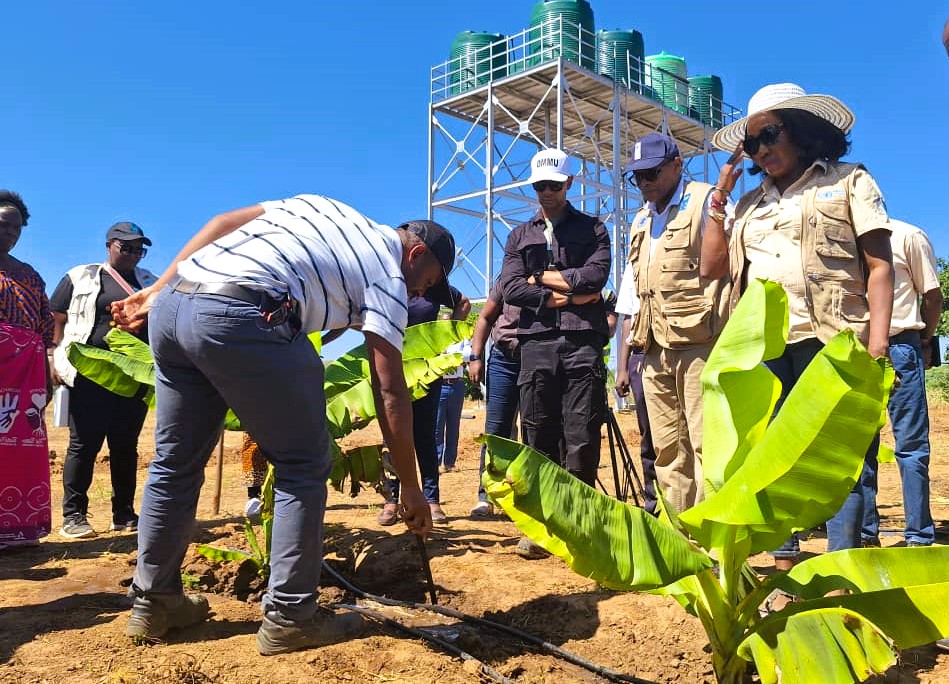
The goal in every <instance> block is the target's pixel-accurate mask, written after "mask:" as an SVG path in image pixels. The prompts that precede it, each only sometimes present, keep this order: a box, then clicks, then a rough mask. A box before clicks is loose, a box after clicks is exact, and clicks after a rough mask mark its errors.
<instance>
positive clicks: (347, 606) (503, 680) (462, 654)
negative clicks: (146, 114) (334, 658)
mask: <svg viewBox="0 0 949 684" xmlns="http://www.w3.org/2000/svg"><path fill="white" fill-rule="evenodd" d="M334 607H335V608H342V609H343V610H349V611H352V612H354V613H359V614H360V615H364V616H366V617H368V618H371V619H373V620H376V621H377V622H381V623H382V624H384V625H388V626H389V627H392V628H394V629H397V630H399V631H400V632H405V633H406V634H408V635H410V636H413V637H415V638H417V639H424V640H425V641H428V642H429V643H432V644H435V645H436V646H438V647H439V648H440V649H442V650H443V651H446V652H448V653H450V654H451V655H453V656H456V657H458V658H461V659H462V660H467V661H469V662H473V663H477V664H478V665H479V667H480V671H481V673H482V674H483V675H485V676H486V677H489V678H490V679H492V680H494V681H495V682H500V684H514V683H513V682H512V681H511V680H510V679H508V678H507V677H505V676H504V675H502V674H501V673H500V672H498V671H497V670H495V669H494V668H493V667H491V666H490V665H488V664H487V663H483V662H481V661H480V660H478V659H477V658H475V657H474V656H473V655H471V654H470V653H468V652H467V651H462V650H461V649H460V648H458V647H457V646H455V645H454V644H451V643H449V642H447V641H445V640H444V639H439V638H438V637H437V636H435V635H434V634H430V633H428V632H426V631H425V630H423V629H416V628H415V627H409V626H408V625H403V624H402V623H401V622H399V621H398V620H393V619H392V618H390V617H387V616H385V615H383V614H382V613H379V612H377V611H374V610H372V609H371V608H366V607H364V606H356V605H353V604H352V603H336V604H334Z"/></svg>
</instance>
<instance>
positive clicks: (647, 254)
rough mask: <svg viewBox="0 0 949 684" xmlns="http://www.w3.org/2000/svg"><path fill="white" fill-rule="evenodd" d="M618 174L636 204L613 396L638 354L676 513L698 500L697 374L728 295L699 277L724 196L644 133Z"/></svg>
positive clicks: (674, 149) (662, 141) (717, 283)
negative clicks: (631, 188)
mask: <svg viewBox="0 0 949 684" xmlns="http://www.w3.org/2000/svg"><path fill="white" fill-rule="evenodd" d="M626 173H627V179H628V180H629V182H630V183H631V184H633V185H636V186H637V187H638V188H639V191H640V193H641V194H642V197H643V200H645V204H644V205H643V207H642V208H641V209H640V210H639V211H638V212H637V213H636V215H635V217H634V218H633V221H632V224H631V226H630V245H629V261H628V263H627V265H626V269H625V271H624V273H623V278H622V280H621V281H620V294H619V300H618V302H617V305H616V310H617V311H618V312H619V313H621V314H625V315H626V318H625V319H624V321H623V336H622V337H623V340H622V344H621V346H620V353H619V358H618V359H617V374H616V391H617V393H618V394H620V395H621V396H625V395H626V394H627V393H628V392H629V388H630V376H629V370H628V361H629V359H630V352H631V351H632V350H633V348H637V349H641V350H642V352H643V361H642V368H643V371H642V385H643V394H644V395H645V405H646V406H648V410H647V414H648V420H649V428H650V430H649V433H650V435H651V438H652V445H653V449H654V453H655V476H656V480H657V482H658V484H659V487H660V488H661V489H662V496H663V497H664V498H665V499H666V501H667V502H668V503H669V504H670V505H671V506H672V507H673V508H674V509H675V510H676V511H683V510H685V509H686V508H689V507H691V506H692V505H694V504H695V503H696V502H698V501H701V500H702V497H703V489H704V480H703V474H702V381H701V375H702V369H703V368H704V367H705V361H706V359H707V358H708V355H709V353H710V352H711V351H712V346H713V345H714V343H715V340H716V339H717V338H718V335H719V333H720V332H721V331H722V328H723V327H724V325H725V321H726V319H727V306H728V293H729V292H730V284H729V283H730V281H729V279H728V277H727V276H723V277H718V278H705V277H702V276H701V274H700V267H701V252H702V236H703V235H704V233H705V228H706V225H708V224H709V223H711V222H716V225H721V224H723V223H724V222H725V221H726V213H730V211H731V209H730V208H728V209H727V208H726V205H727V202H728V195H727V193H725V192H722V191H721V190H720V189H719V188H713V187H712V186H711V185H709V184H707V183H700V182H697V181H687V180H686V179H685V178H684V177H683V175H682V157H681V156H680V155H679V148H678V146H676V143H675V141H674V140H673V139H672V138H670V137H669V136H666V135H662V134H660V133H650V134H648V135H645V136H643V138H642V139H641V140H639V141H637V142H636V143H635V145H634V147H633V158H632V160H631V161H630V163H629V165H628V166H627V167H626ZM633 317H634V318H635V324H634V325H631V323H630V322H631V320H632V319H633ZM639 408H640V407H639V406H637V410H638V409H639ZM644 465H648V464H646V463H644ZM644 470H645V468H644ZM648 479H649V478H648V476H647V482H648Z"/></svg>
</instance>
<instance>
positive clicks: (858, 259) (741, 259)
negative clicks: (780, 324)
mask: <svg viewBox="0 0 949 684" xmlns="http://www.w3.org/2000/svg"><path fill="white" fill-rule="evenodd" d="M853 122H854V115H853V112H851V111H850V109H848V108H847V106H846V105H844V104H843V103H842V102H841V101H840V100H838V99H837V98H834V97H831V96H830V95H808V94H806V93H805V92H804V89H803V88H801V87H800V86H798V85H795V84H793V83H779V84H775V85H769V86H765V87H764V88H762V89H761V90H759V91H758V92H756V93H755V94H754V96H753V97H752V98H751V101H750V102H749V103H748V116H746V117H745V118H743V119H740V120H738V121H735V122H733V123H731V124H729V125H728V126H726V127H724V128H723V129H721V130H720V131H718V133H717V134H716V135H715V138H714V139H713V143H714V144H715V146H716V147H718V148H719V149H722V150H726V151H729V152H732V151H733V152H734V154H733V155H732V157H731V158H730V159H729V163H727V164H725V166H724V167H723V168H722V171H721V175H720V177H719V181H718V184H717V188H718V193H719V195H721V196H722V197H721V198H720V199H722V200H724V196H727V195H728V194H729V193H730V192H731V191H732V189H733V188H734V187H735V182H736V180H737V179H738V176H740V175H741V167H740V166H739V164H740V159H741V157H742V156H743V155H746V156H748V157H749V158H750V159H751V161H752V164H753V165H752V167H751V169H750V172H751V173H753V174H756V173H761V174H762V175H763V180H762V182H761V185H760V186H759V187H757V188H755V189H754V190H751V191H750V192H748V193H746V194H745V195H744V196H743V197H742V198H741V199H740V200H739V202H738V205H737V206H736V209H735V223H734V227H733V229H732V233H731V238H730V240H729V238H728V237H727V236H726V235H725V233H724V230H723V229H722V224H721V223H715V222H710V223H709V228H708V229H707V230H706V233H705V236H704V239H703V243H702V249H703V252H702V271H703V273H702V275H703V276H706V277H709V278H717V277H721V276H722V275H724V274H725V273H727V272H729V271H730V273H731V276H732V282H734V283H735V285H736V286H735V288H734V290H733V295H732V298H733V302H732V303H733V304H734V303H736V302H737V298H738V297H740V296H741V290H742V289H743V286H744V285H745V284H746V283H748V282H749V281H750V280H751V279H752V278H761V279H769V280H772V281H776V282H778V283H780V284H781V285H782V286H784V289H785V291H786V292H787V296H788V307H789V310H790V315H789V329H788V344H787V347H786V348H785V351H784V353H783V354H782V355H781V356H780V357H779V358H777V359H774V360H773V361H768V362H767V365H768V367H769V368H770V369H771V371H772V372H773V373H774V374H775V375H777V376H778V378H779V379H780V380H781V384H782V391H781V392H782V393H781V398H780V400H779V403H778V407H780V404H781V402H783V401H784V399H785V398H786V397H787V395H788V393H789V392H790V390H791V388H792V387H793V386H794V383H795V382H796V381H797V379H798V378H799V377H800V376H801V373H802V372H803V371H804V368H806V367H807V364H808V363H809V362H810V361H811V359H813V358H814V356H815V355H816V354H817V353H818V352H819V351H820V350H821V348H822V347H823V346H824V344H825V343H826V342H827V341H828V340H829V339H830V338H831V337H833V336H834V335H835V334H836V333H837V332H839V331H840V330H842V329H844V328H851V329H853V331H854V332H855V333H856V335H857V336H858V338H859V339H860V340H861V342H862V343H863V344H864V345H865V346H866V347H867V350H868V351H869V352H870V354H871V355H872V356H874V357H875V358H876V357H881V356H884V355H886V353H887V346H888V341H889V326H890V312H891V309H892V304H893V272H892V255H891V252H890V242H889V232H890V231H889V227H888V223H889V218H888V217H887V213H886V206H885V204H884V202H883V196H882V195H881V193H880V190H879V188H878V187H877V184H876V182H875V181H874V180H873V177H872V176H871V175H870V174H869V173H868V172H867V170H866V169H865V168H864V167H863V166H861V165H860V164H848V163H844V162H841V161H840V158H841V157H842V156H844V155H845V154H846V153H847V151H848V149H849V147H850V143H849V141H848V140H847V133H849V131H850V129H851V127H852V126H853ZM705 271H708V273H706V272H705ZM877 448H878V439H877V440H874V443H873V444H871V445H870V448H869V450H868V452H867V458H868V459H870V458H876V452H877ZM870 473H871V471H870V470H869V469H868V468H866V467H865V468H864V471H863V474H862V475H861V478H860V479H861V480H863V479H864V478H866V477H870V476H871V475H870ZM862 518H863V496H862V494H861V488H860V483H859V482H858V483H857V484H856V485H855V486H854V488H853V491H852V492H851V493H850V495H849V496H848V498H847V500H846V502H845V503H844V505H843V507H842V508H841V509H840V511H839V512H838V513H837V514H836V515H835V516H834V517H833V518H831V519H830V520H829V521H827V547H828V550H829V551H836V550H838V549H846V548H855V547H858V546H860V544H861V540H860V528H861V523H862ZM798 554H799V547H798V540H797V539H796V538H792V539H791V540H789V541H788V542H787V543H786V544H785V545H784V546H783V547H782V548H781V549H779V550H778V551H776V552H775V553H774V556H775V565H776V567H777V568H778V569H787V568H790V567H791V566H792V565H793V564H794V561H795V559H796V558H797V556H798Z"/></svg>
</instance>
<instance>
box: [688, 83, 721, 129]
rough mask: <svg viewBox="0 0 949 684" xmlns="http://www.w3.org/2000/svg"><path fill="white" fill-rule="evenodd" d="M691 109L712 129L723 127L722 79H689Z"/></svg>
mask: <svg viewBox="0 0 949 684" xmlns="http://www.w3.org/2000/svg"><path fill="white" fill-rule="evenodd" d="M689 107H690V108H692V109H694V110H695V112H696V114H697V115H698V120H699V121H701V122H702V123H704V124H705V125H706V126H711V127H712V128H721V127H722V79H720V78H719V77H718V76H693V77H692V78H690V79H689Z"/></svg>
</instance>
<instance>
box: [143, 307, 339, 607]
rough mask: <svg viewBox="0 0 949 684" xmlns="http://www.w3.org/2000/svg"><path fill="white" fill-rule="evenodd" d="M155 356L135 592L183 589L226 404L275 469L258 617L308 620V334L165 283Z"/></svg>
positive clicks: (318, 554) (320, 441) (312, 582)
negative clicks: (151, 442) (266, 574)
mask: <svg viewBox="0 0 949 684" xmlns="http://www.w3.org/2000/svg"><path fill="white" fill-rule="evenodd" d="M149 337H150V341H151V347H152V353H153V354H154V357H155V394H156V398H157V408H156V426H155V458H154V460H152V462H151V464H150V465H149V467H148V478H147V481H146V483H145V492H144V495H143V496H142V505H141V512H140V516H141V517H140V519H139V529H138V565H137V566H136V569H135V577H134V586H133V591H135V593H137V594H140V595H142V594H143V595H145V596H149V595H152V596H161V595H166V596H167V595H174V594H180V593H181V592H182V586H181V562H182V559H183V558H184V555H185V551H186V550H187V548H188V544H189V543H190V541H191V533H192V530H193V529H194V523H195V509H196V508H197V505H198V494H199V493H200V490H201V485H202V484H203V482H204V467H205V465H206V464H207V461H208V457H209V456H210V455H211V451H212V449H213V448H214V445H215V443H216V442H217V440H218V437H219V435H220V434H221V429H222V428H223V422H224V413H225V411H226V409H227V407H228V406H230V407H231V408H233V409H234V411H235V412H236V413H237V415H238V416H240V419H241V422H242V423H243V425H244V428H245V429H246V430H247V431H249V432H250V433H251V434H253V435H254V438H255V439H256V440H257V442H258V443H259V444H260V448H261V451H262V452H263V453H265V454H266V455H267V458H268V459H269V460H270V462H271V463H272V464H273V466H274V474H275V481H274V521H273V537H272V541H271V558H270V585H269V587H268V589H267V593H266V594H265V595H264V598H263V602H262V607H263V610H264V612H265V614H274V613H276V615H277V616H278V617H279V618H281V619H284V620H289V621H296V620H305V619H307V618H308V617H310V616H312V615H313V614H314V612H315V611H316V594H317V586H318V584H319V579H320V561H321V560H322V556H323V513H324V510H325V508H326V478H327V476H328V475H329V472H330V469H331V466H332V459H331V456H330V451H329V435H328V434H327V431H326V424H325V421H326V398H325V395H324V394H323V363H322V361H320V357H319V356H318V355H317V353H316V351H315V350H314V349H313V345H312V344H311V343H310V341H309V340H308V339H307V337H306V335H302V334H295V333H294V332H293V331H291V330H290V326H289V325H287V324H284V325H280V326H277V327H269V326H268V325H267V324H266V323H265V322H264V320H263V317H262V316H261V314H260V311H259V310H258V309H257V307H255V306H253V305H251V304H245V303H244V302H241V301H238V300H236V299H231V298H229V297H220V296H216V295H204V294H198V295H195V294H183V293H179V292H175V291H173V290H171V289H169V288H166V289H165V290H164V291H162V292H161V294H160V295H159V296H158V298H157V300H156V302H155V304H154V306H153V307H152V311H151V315H150V317H149Z"/></svg>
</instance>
